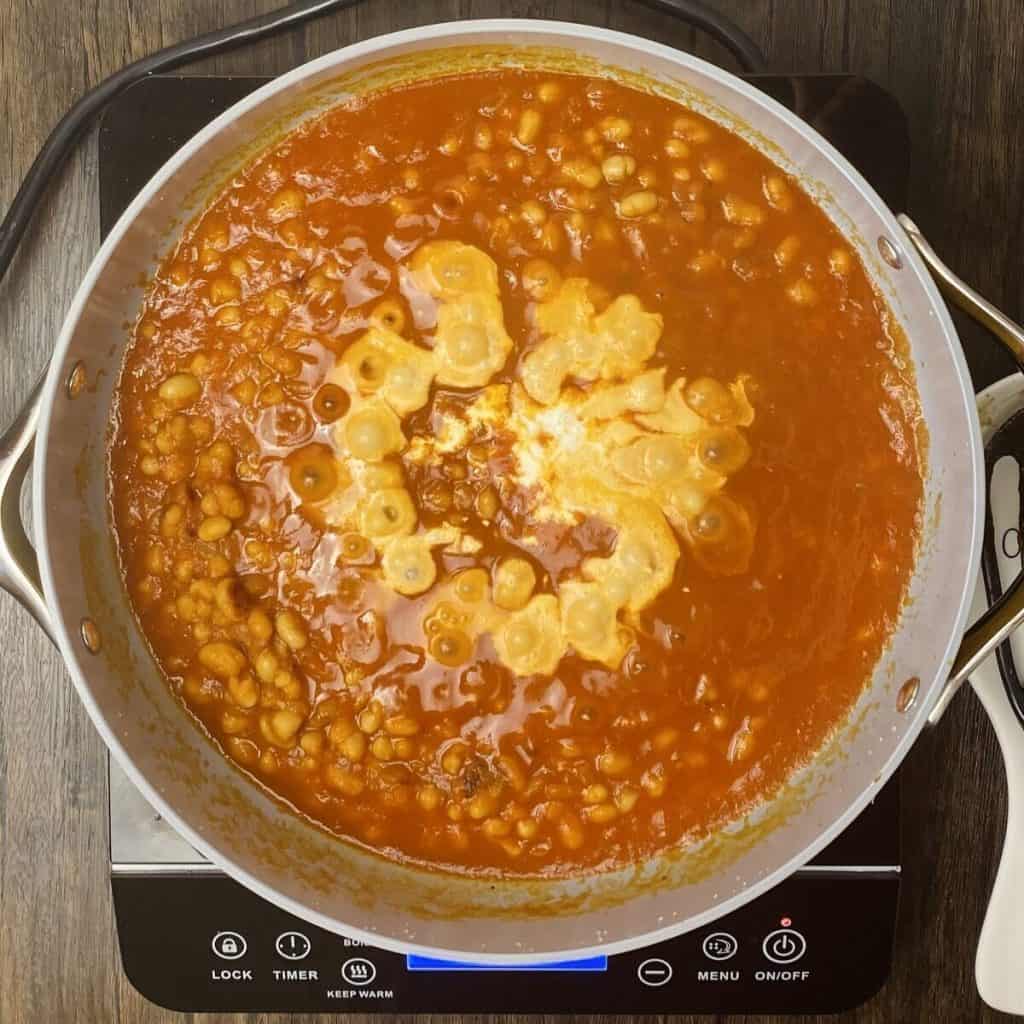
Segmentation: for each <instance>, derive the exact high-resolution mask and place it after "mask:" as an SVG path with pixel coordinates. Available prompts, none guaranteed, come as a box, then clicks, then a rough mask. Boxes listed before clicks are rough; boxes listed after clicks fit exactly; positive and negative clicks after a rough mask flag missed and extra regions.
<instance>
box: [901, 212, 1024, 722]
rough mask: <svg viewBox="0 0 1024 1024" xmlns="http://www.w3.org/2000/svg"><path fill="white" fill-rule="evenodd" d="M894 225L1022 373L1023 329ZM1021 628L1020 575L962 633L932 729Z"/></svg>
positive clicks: (914, 229)
mask: <svg viewBox="0 0 1024 1024" xmlns="http://www.w3.org/2000/svg"><path fill="white" fill-rule="evenodd" d="M898 220H899V222H900V225H901V227H902V228H903V230H904V231H905V232H906V233H907V237H908V238H909V239H910V241H911V243H912V244H913V246H914V248H915V249H916V250H917V251H918V254H919V255H920V256H921V259H923V260H924V262H925V265H926V266H927V267H928V270H929V271H930V272H931V275H932V277H934V278H935V282H936V284H938V286H939V288H940V290H941V291H942V293H943V294H944V295H945V296H946V298H947V299H949V300H950V302H952V303H953V304H954V305H956V306H958V307H959V308H960V309H962V310H963V311H964V312H965V313H966V314H967V315H968V316H970V317H972V318H973V319H974V320H976V321H977V322H978V323H980V324H981V325H982V326H983V327H986V328H988V330H990V331H991V332H992V333H993V334H994V335H995V336H996V337H997V338H998V339H999V340H1000V341H1001V342H1002V343H1003V344H1004V345H1005V346H1006V347H1007V349H1009V351H1010V354H1011V355H1012V356H1013V358H1014V360H1015V361H1016V363H1017V366H1018V367H1019V368H1021V369H1022V371H1024V328H1021V327H1020V325H1019V324H1016V323H1014V322H1013V321H1012V320H1011V319H1010V318H1009V317H1008V316H1005V315H1004V314H1003V313H1001V312H1000V311H999V310H998V309H996V307H995V306H993V305H992V303H991V302H988V301H987V300H986V299H983V298H982V297H981V296H980V295H979V294H978V293H977V292H976V291H975V290H974V289H973V288H971V287H970V285H968V284H966V283H965V282H964V281H962V280H961V279H960V278H959V277H957V276H956V274H954V273H953V271H952V270H950V269H949V267H947V266H946V264H945V263H943V262H942V260H940V259H939V257H938V256H937V255H936V253H935V250H934V249H933V248H932V247H931V246H930V245H929V244H928V242H927V240H926V239H925V237H924V235H922V234H921V230H920V228H918V226H917V225H916V224H915V223H914V222H913V221H912V220H911V219H910V218H909V217H908V216H907V215H906V214H900V216H899V218H898ZM1021 625H1024V573H1020V574H1018V575H1017V577H1016V579H1014V581H1013V582H1012V583H1011V584H1010V586H1009V587H1008V588H1007V589H1006V592H1005V593H1004V594H1003V596H1002V597H1001V598H1000V599H999V600H998V601H996V603H995V604H993V605H992V606H991V607H990V608H989V609H988V610H987V611H986V612H984V613H983V614H982V615H981V617H980V618H979V619H978V620H977V621H976V622H975V623H974V624H973V625H972V626H971V627H970V628H969V629H968V630H967V632H966V633H964V637H963V640H962V641H961V643H960V649H959V650H958V651H957V653H956V658H954V660H953V666H952V668H951V669H950V674H949V678H948V679H947V680H946V685H945V686H944V687H943V688H942V692H941V693H940V694H939V698H938V700H937V701H936V702H935V706H934V707H933V708H932V710H931V713H930V714H929V715H928V721H929V723H930V724H932V725H935V724H936V723H937V722H938V721H939V719H940V718H941V717H942V715H943V713H944V712H945V710H946V708H947V707H949V704H950V701H952V699H953V697H954V695H955V694H956V691H957V690H958V689H959V688H960V684H961V683H962V682H963V681H964V680H965V679H967V678H968V677H969V676H970V675H971V673H972V672H974V670H975V669H977V668H978V666H979V665H981V663H982V662H983V661H984V660H985V659H986V658H987V657H988V656H989V655H990V654H991V653H992V652H993V651H994V650H995V649H996V648H997V647H998V646H999V645H1000V644H1001V643H1002V642H1003V641H1004V640H1005V639H1006V638H1007V637H1008V636H1009V635H1010V634H1011V633H1012V632H1013V631H1014V630H1015V629H1017V628H1018V627H1019V626H1021Z"/></svg>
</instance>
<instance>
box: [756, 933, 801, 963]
mask: <svg viewBox="0 0 1024 1024" xmlns="http://www.w3.org/2000/svg"><path fill="white" fill-rule="evenodd" d="M761 949H762V951H763V952H764V955H765V957H766V958H767V959H769V960H771V962H772V963H773V964H795V963H796V962H797V960H799V959H800V958H801V957H802V956H803V955H804V953H806V952H807V940H806V939H805V938H804V937H803V936H802V935H801V934H800V933H799V932H797V931H794V930H793V929H792V928H779V929H778V930H777V931H774V932H772V933H771V934H769V935H766V936H765V938H764V942H762V943H761Z"/></svg>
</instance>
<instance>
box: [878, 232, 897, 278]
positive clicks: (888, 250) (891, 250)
mask: <svg viewBox="0 0 1024 1024" xmlns="http://www.w3.org/2000/svg"><path fill="white" fill-rule="evenodd" d="M878 252H879V254H880V255H881V257H882V259H883V260H885V262H886V263H888V264H889V266H890V267H892V268H893V269H894V270H899V269H900V268H901V267H902V266H903V257H902V256H901V255H900V251H899V249H897V248H896V246H895V244H894V243H893V242H891V241H890V240H889V239H888V238H886V237H885V235H880V236H879V238H878Z"/></svg>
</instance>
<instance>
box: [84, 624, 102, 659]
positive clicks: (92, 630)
mask: <svg viewBox="0 0 1024 1024" xmlns="http://www.w3.org/2000/svg"><path fill="white" fill-rule="evenodd" d="M82 643H83V644H85V649H86V650H87V651H88V652H89V653H90V654H99V653H100V648H101V647H102V646H103V637H101V636H100V630H99V626H97V625H96V623H95V622H93V621H92V619H82Z"/></svg>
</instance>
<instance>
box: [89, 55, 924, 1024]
mask: <svg viewBox="0 0 1024 1024" xmlns="http://www.w3.org/2000/svg"><path fill="white" fill-rule="evenodd" d="M265 81H266V79H264V78H211V77H172V76H166V77H164V76H157V77H152V78H149V79H146V80H144V81H142V82H140V83H138V84H137V85H135V86H133V87H132V88H131V89H129V90H127V91H126V92H125V93H123V94H122V95H121V96H120V98H118V99H117V100H116V101H114V103H112V104H111V106H110V107H109V108H108V109H107V112H106V114H105V116H104V119H103V122H102V124H101V128H100V134H99V156H100V160H99V167H100V211H101V224H102V230H103V232H104V234H105V233H106V232H107V231H108V230H109V229H110V227H111V226H112V225H113V223H114V222H115V220H116V219H117V217H118V216H119V215H120V214H121V212H122V211H123V210H124V208H125V207H126V206H127V205H128V203H129V202H130V201H131V199H132V198H133V197H134V196H135V194H136V193H137V192H138V191H139V190H140V189H141V188H142V187H143V185H145V183H146V182H147V181H148V180H149V178H150V177H151V176H152V175H153V173H154V172H155V171H156V170H157V169H158V168H159V167H160V165H161V164H162V163H163V162H164V161H165V160H166V159H167V158H168V157H170V156H171V155H172V154H173V153H174V151H175V150H176V149H178V147H180V146H181V145H182V144H183V143H184V142H185V141H187V140H188V139H189V138H190V137H191V136H192V135H194V134H195V133H196V132H197V131H198V130H199V129H200V128H201V127H203V126H204V125H205V124H206V123H207V122H209V121H210V120H212V119H213V118H214V117H215V116H217V115H218V114H219V113H221V112H222V111H223V110H224V109H226V108H227V107H228V106H230V105H231V104H232V103H234V102H235V101H237V100H239V99H241V98H242V97H243V96H245V95H246V94H247V93H249V92H251V91H252V90H253V89H255V88H257V87H258V86H260V85H262V84H263V83H264V82H265ZM749 81H751V82H752V83H753V84H755V85H756V86H757V87H758V88H760V89H763V90H764V91H765V92H767V93H769V94H771V95H772V96H774V97H775V98H776V99H778V100H780V101H781V102H782V103H784V104H785V105H787V106H788V107H790V108H791V109H793V110H795V111H796V112H797V113H798V114H799V115H800V116H801V117H803V118H804V119H805V120H807V121H808V122H810V124H812V125H813V126H814V127H815V128H816V129H817V130H818V131H819V132H821V133H822V134H823V135H825V136H826V137H827V138H829V139H830V140H831V141H832V142H833V143H834V144H835V145H836V147H837V148H838V149H840V150H841V151H842V152H843V153H844V154H845V155H846V156H847V157H848V158H849V159H850V160H851V161H852V162H853V163H854V164H855V165H856V166H857V167H858V168H859V169H860V170H861V171H862V173H863V174H864V175H865V176H866V177H867V178H868V180H869V181H871V183H872V184H873V185H874V186H875V188H876V189H877V190H878V191H879V193H880V194H881V195H882V197H883V198H884V199H885V200H886V201H887V202H888V204H889V205H890V206H891V207H893V208H895V209H900V208H902V207H903V204H904V199H905V190H906V183H907V172H908V154H909V141H908V133H907V124H906V118H905V116H904V114H903V112H902V110H901V109H900V108H899V106H898V104H897V103H896V101H895V100H894V99H893V98H892V97H891V96H890V95H889V94H888V93H886V92H884V91H883V90H882V89H880V88H879V87H878V86H876V85H874V84H873V83H871V82H869V81H867V80H865V79H862V78H856V77H852V76H845V75H822V76H804V75H800V76H781V75H762V76H753V77H751V78H750V79H749ZM898 786H899V783H898V779H894V780H892V781H891V782H890V783H889V784H888V785H887V786H886V787H885V788H884V789H883V790H882V792H881V793H880V794H879V796H878V798H877V799H876V800H875V802H874V803H873V804H872V805H871V806H870V807H868V808H867V809H866V810H865V811H864V812H863V814H862V815H861V816H860V818H858V819H857V821H855V822H854V823H853V824H852V825H851V826H850V827H849V828H848V829H847V831H846V832H845V833H844V834H843V835H841V836H840V837H839V838H838V839H837V840H836V841H835V842H833V843H832V845H830V846H829V847H828V848H827V849H826V850H824V851H823V852H822V853H821V854H819V856H818V857H816V858H815V859H814V860H813V861H812V862H811V863H810V864H809V865H808V866H807V867H805V868H803V869H802V870H800V871H798V872H797V873H796V874H795V875H793V876H792V877H791V878H789V879H787V880H786V881H785V882H783V883H782V884H780V885H779V886H777V887H776V888H775V889H773V890H771V891H770V892H768V893H766V894H764V895H763V896H761V897H759V898H758V899H756V900H754V901H753V902H751V903H750V904H748V905H747V906H745V907H742V908H741V909H740V910H738V911H736V912H734V913H732V914H730V915H728V916H727V917H724V918H722V919H720V920H718V921H716V922H714V924H712V925H709V926H707V927H705V928H701V929H699V930H697V931H694V932H691V933H690V934H687V935H683V936H681V937H679V938H676V939H673V940H670V941H668V942H664V943H661V944H659V945H656V946H651V947H648V948H646V949H643V950H638V951H635V952H632V953H624V954H620V955H616V956H611V957H607V958H605V957H595V958H591V959H589V960H586V961H575V962H570V963H565V964H561V965H546V966H544V967H543V968H536V969H532V970H530V969H526V970H524V969H522V968H517V969H515V970H509V969H496V968H480V967H479V966H474V965H472V964H456V963H450V962H443V961H429V960H423V959H421V958H415V957H412V958H406V957H405V956H401V955H399V954H395V953H388V952H384V951H382V950H378V949H374V948H371V947H368V946H362V945H361V944H360V943H358V942H356V941H354V940H350V939H345V938H343V937H341V936H337V935H333V934H331V933H329V932H325V931H323V930H322V929H319V928H316V927H313V926H312V925H308V924H306V923H305V922H303V921H301V920H299V919H298V918H295V917H293V916H291V915H290V914H287V913H285V912H284V911H282V910H279V909H278V908H276V907H274V906H272V905H271V904H269V903H267V902H265V901H264V900H262V899H261V898H260V897H258V896H256V895H254V894H253V893H251V892H249V891H248V890H247V889H245V888H243V887H242V886H240V885H238V884H237V883H235V882H234V881H232V880H231V879H229V878H227V877H226V876H224V875H223V874H221V873H220V872H219V871H217V870H216V868H214V866H213V865H211V864H210V863H209V862H207V861H205V860H204V859H203V858H202V857H201V856H200V855H198V854H197V853H196V852H195V851H193V850H191V848H190V847H188V845H187V844H186V843H185V842H184V840H182V839H180V837H178V836H176V835H175V834H174V833H173V832H172V831H171V830H170V829H169V827H168V826H167V825H166V824H165V823H163V822H162V821H161V820H160V819H159V817H158V816H157V815H156V814H155V813H154V812H153V811H152V810H151V809H150V808H149V807H148V805H147V804H146V803H145V801H144V800H142V798H141V797H140V796H139V795H138V793H137V791H135V790H134V789H133V787H132V786H131V784H130V782H128V780H127V779H126V777H125V776H124V775H123V774H122V773H121V772H120V771H119V770H118V769H117V768H116V766H114V765H111V787H110V797H111V805H110V817H111V878H112V887H113V894H114V906H115V913H116V918H117V927H118V935H119V940H120V947H121V957H122V961H123V964H124V969H125V973H126V974H127V976H128V978H129V980H130V981H131V982H132V984H133V985H134V986H135V987H136V988H137V989H138V990H139V991H140V992H141V993H142V994H143V995H145V996H146V997H148V998H149V999H151V1000H153V1001H154V1002H156V1003H159V1004H161V1005H163V1006H166V1007H170V1008H172V1009H176V1010H183V1011H203V1010H209V1011H214V1010H216V1011H236V1012H243V1011H268V1012H269V1011H307V1012H309V1011H317V1010H323V1011H326V1012H361V1013H367V1012H381V1013H385V1012H387V1013H430V1012H443V1013H487V1012H491V1013H624V1012H631V1013H648V1012H649V1013H659V1014H669V1013H675V1014H679V1013H702V1012H707V1013H743V1012H747V1013H755V1012H765V1013H768V1012H774V1013H829V1012H839V1011H842V1010H846V1009H849V1008H851V1007H853V1006H856V1005H858V1004H860V1003H862V1002H864V1001H865V1000H866V999H868V998H869V997H870V996H871V995H873V994H874V993H875V992H876V991H877V990H878V989H879V988H880V987H881V986H882V985H883V984H884V983H885V980H886V978H887V977H888V974H889V970H890V967H891V960H892V945H893V936H894V932H895V926H896V911H897V898H898V891H899V877H900V868H899V864H900V856H899V792H898Z"/></svg>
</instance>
